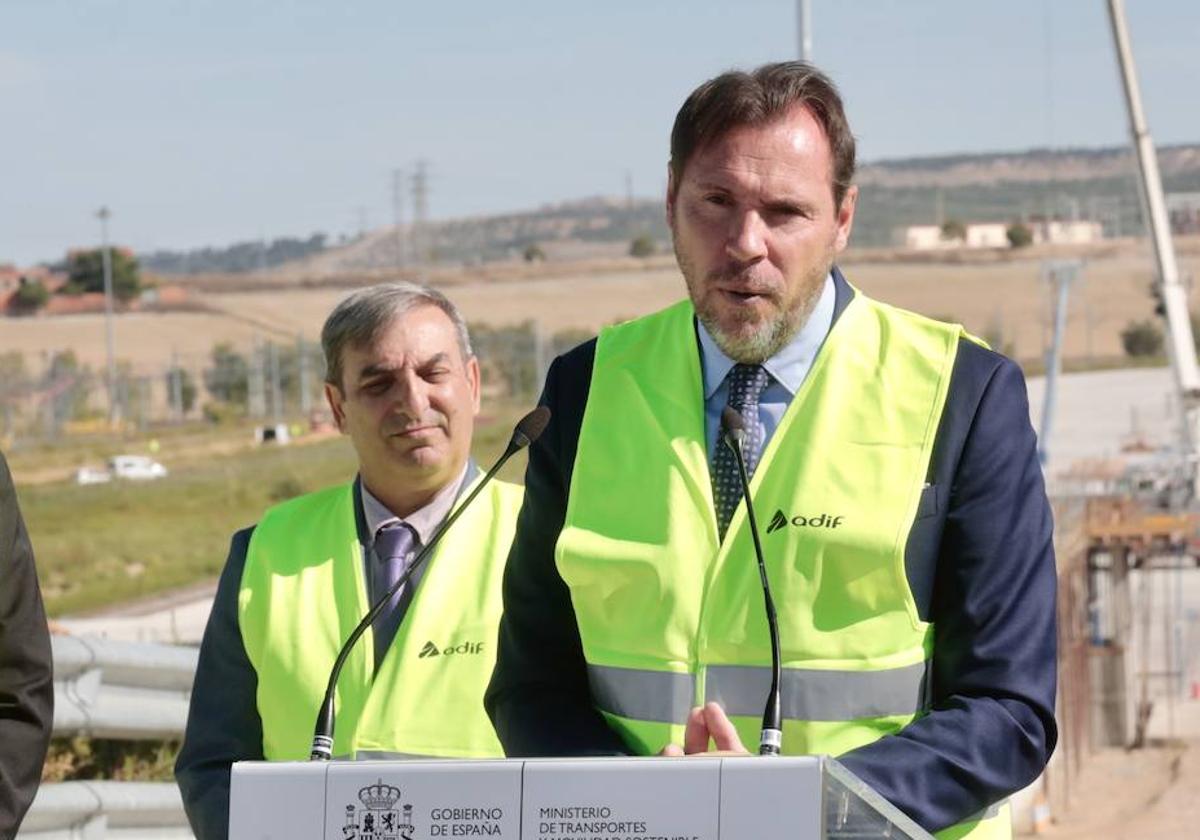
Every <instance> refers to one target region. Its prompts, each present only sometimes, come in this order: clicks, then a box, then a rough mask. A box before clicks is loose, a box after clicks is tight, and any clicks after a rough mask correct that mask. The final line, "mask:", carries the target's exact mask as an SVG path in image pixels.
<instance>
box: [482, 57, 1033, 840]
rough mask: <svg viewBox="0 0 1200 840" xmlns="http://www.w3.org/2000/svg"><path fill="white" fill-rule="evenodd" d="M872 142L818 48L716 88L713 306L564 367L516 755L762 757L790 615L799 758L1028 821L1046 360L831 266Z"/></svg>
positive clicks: (532, 506)
mask: <svg viewBox="0 0 1200 840" xmlns="http://www.w3.org/2000/svg"><path fill="white" fill-rule="evenodd" d="M854 165H855V163H854V138H853V136H852V135H851V133H850V129H849V126H848V125H847V122H846V117H845V115H844V112H843V109H842V103H841V100H840V98H839V95H838V93H837V91H836V89H835V88H834V86H833V84H832V83H831V82H830V81H829V80H828V79H827V78H826V77H825V76H824V75H822V74H821V73H820V72H818V71H816V70H815V69H814V68H812V67H811V66H810V65H806V64H804V63H799V62H793V63H784V64H775V65H768V66H765V67H762V68H759V69H758V70H756V71H754V72H752V73H740V72H730V73H726V74H723V75H721V76H719V77H717V78H715V79H712V80H710V81H708V82H706V83H704V84H703V85H701V86H700V87H699V88H697V89H696V90H695V91H694V92H693V93H692V94H691V95H690V97H689V98H688V99H687V101H686V102H685V103H684V105H683V107H682V109H681V110H680V112H679V114H678V115H677V117H676V120H675V126H674V129H673V131H672V134H671V158H670V163H669V169H668V174H669V181H668V187H667V208H666V209H667V219H668V222H669V224H670V227H671V232H672V236H673V239H674V245H675V254H676V257H677V260H678V263H679V267H680V270H681V272H682V274H683V276H684V278H685V280H686V284H687V290H688V294H689V298H690V300H688V301H684V302H681V303H679V304H677V305H675V306H672V307H670V308H668V309H666V310H664V311H662V312H659V313H657V314H654V315H650V316H647V317H644V318H640V319H637V320H634V321H631V322H629V323H626V324H622V325H619V326H616V327H612V328H609V329H606V330H604V331H602V333H601V335H600V337H599V338H598V340H596V341H593V342H589V343H587V344H584V345H582V346H581V347H578V348H576V349H574V350H572V351H571V352H569V353H567V354H565V355H564V356H562V357H560V358H558V359H557V360H556V361H555V363H554V365H553V366H552V368H551V370H550V373H549V376H548V379H547V383H546V388H545V392H544V395H543V401H544V402H545V404H546V405H548V406H549V407H550V409H551V412H552V417H553V419H552V420H551V423H550V425H549V427H548V428H547V430H546V434H544V435H543V436H542V438H541V439H540V440H539V442H537V443H535V444H534V446H533V447H532V450H531V452H530V461H529V467H528V471H527V476H526V497H525V503H524V506H523V508H522V511H521V515H520V518H519V520H518V525H517V535H516V537H515V540H514V544H513V550H512V553H511V555H510V557H509V562H508V567H507V570H506V572H505V578H504V601H505V613H504V618H503V619H502V621H501V630H500V643H499V652H498V661H497V666H496V672H495V674H494V675H493V677H492V682H491V684H490V686H489V688H488V694H487V698H486V705H487V708H488V712H489V714H490V715H491V717H492V721H493V723H494V724H495V725H496V730H497V733H498V734H499V736H500V740H501V742H502V743H503V744H504V747H505V750H506V752H507V753H508V754H509V755H512V756H529V755H603V754H621V753H632V754H637V755H652V754H656V753H660V752H663V753H666V754H681V753H682V752H687V753H697V752H704V751H707V750H708V749H709V748H710V742H711V743H712V745H713V746H715V747H716V748H717V749H718V750H726V751H737V752H740V751H744V748H743V746H742V744H743V742H745V743H751V744H753V743H757V742H758V732H759V726H760V722H761V720H762V718H763V707H764V703H765V700H766V695H767V689H768V685H769V683H770V673H771V669H770V665H771V661H772V658H771V646H770V644H769V635H768V625H767V621H766V619H765V617H764V608H763V594H762V590H761V588H760V582H759V574H758V569H757V565H756V560H755V552H754V548H753V542H752V539H751V533H750V527H749V523H748V522H747V515H746V506H745V504H744V503H743V502H742V500H741V493H742V491H741V483H740V477H739V474H738V472H737V471H736V464H735V461H734V459H733V458H732V457H731V453H732V448H731V447H728V446H725V445H723V443H722V441H721V429H720V427H721V417H722V414H723V412H724V410H725V409H726V407H730V408H732V409H733V410H734V411H736V412H737V415H736V416H740V417H741V419H742V421H743V422H744V426H745V428H744V432H745V443H744V447H743V448H744V454H745V460H746V466H747V471H748V472H749V473H750V474H751V476H752V483H751V493H752V498H753V500H754V506H755V509H756V511H757V512H758V514H759V516H761V517H762V526H763V533H762V541H763V553H764V557H765V564H766V569H767V572H768V577H769V580H770V586H771V589H772V591H773V595H774V600H775V603H776V605H777V607H778V615H779V629H780V637H781V651H782V660H783V675H782V709H783V722H782V745H783V752H784V753H792V754H803V753H827V754H831V755H836V756H840V757H841V760H842V761H843V762H844V763H845V765H846V766H847V767H848V768H849V769H850V770H851V771H853V772H854V773H857V774H858V775H859V776H860V777H862V778H863V779H864V780H865V781H866V782H867V783H868V784H870V785H871V786H872V787H874V788H875V789H876V790H878V791H879V792H880V793H882V794H883V795H884V796H885V797H887V798H888V799H889V800H891V801H892V802H893V803H895V804H896V805H897V806H899V807H900V808H901V810H903V811H905V812H906V813H908V814H909V815H910V816H911V817H913V818H914V819H915V820H916V821H917V822H918V823H920V824H921V825H922V826H924V827H925V828H927V829H929V830H934V831H939V832H943V831H944V833H943V834H942V835H941V836H943V837H961V836H966V835H967V834H970V836H971V837H973V838H976V837H987V838H993V837H1007V836H1009V835H1010V833H1011V829H1010V826H1009V817H1008V811H1007V808H1006V807H1004V806H1003V805H1000V806H999V807H996V806H997V804H998V803H1001V802H1002V800H1003V799H1004V797H1006V796H1007V795H1009V794H1010V793H1012V792H1014V791H1016V790H1018V789H1020V788H1021V787H1023V786H1025V785H1027V784H1029V783H1030V782H1031V781H1033V780H1034V779H1035V778H1036V777H1037V775H1038V773H1039V772H1040V771H1041V769H1042V768H1043V766H1044V765H1045V763H1046V761H1047V759H1048V757H1049V755H1050V753H1051V751H1052V749H1053V746H1054V743H1055V739H1056V728H1055V722H1054V694H1055V617H1054V616H1055V570H1054V558H1053V550H1052V545H1051V517H1050V510H1049V505H1048V502H1047V500H1046V496H1045V491H1044V488H1043V483H1042V477H1041V471H1040V469H1039V466H1038V462H1037V459H1036V455H1035V440H1034V434H1033V431H1032V429H1031V428H1030V423H1029V415H1028V407H1027V401H1026V395H1025V387H1024V381H1023V378H1022V375H1021V372H1020V370H1019V369H1018V367H1017V366H1016V365H1015V364H1014V363H1012V362H1011V361H1009V360H1008V359H1005V358H1004V357H1002V356H1000V355H998V354H996V353H993V352H991V351H990V350H988V349H985V348H984V347H983V346H981V345H980V344H979V343H978V342H977V341H975V340H973V339H972V338H971V337H970V336H968V335H966V334H965V333H964V332H963V330H962V328H961V327H959V326H957V325H951V324H945V323H940V322H937V321H932V320H929V319H926V318H923V317H920V316H918V315H915V314H912V313H909V312H904V311H902V310H898V309H895V308H893V307H890V306H887V305H884V304H882V303H878V302H876V301H874V300H871V299H870V298H868V297H867V296H866V295H864V294H862V293H861V292H860V291H858V290H856V289H855V288H854V287H853V286H851V285H850V284H849V283H848V282H847V280H846V279H845V278H844V277H843V276H842V274H841V273H840V272H839V271H838V269H837V268H836V267H834V264H833V263H834V258H835V257H836V255H837V254H838V253H840V252H841V251H842V250H843V248H845V246H846V242H847V239H848V238H849V236H850V229H851V224H852V222H853V220H854V209H855V200H856V198H857V188H856V187H855V186H853V184H852V178H853V174H854Z"/></svg>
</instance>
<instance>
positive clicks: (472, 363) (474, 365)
mask: <svg viewBox="0 0 1200 840" xmlns="http://www.w3.org/2000/svg"><path fill="white" fill-rule="evenodd" d="M482 379H483V377H482V375H481V374H480V372H479V359H478V358H476V357H475V356H472V357H471V358H469V359H467V382H468V383H470V386H471V401H472V403H473V405H474V408H475V411H474V416H475V417H478V416H479V409H480V407H481V405H482V401H481V394H482V387H481V384H482Z"/></svg>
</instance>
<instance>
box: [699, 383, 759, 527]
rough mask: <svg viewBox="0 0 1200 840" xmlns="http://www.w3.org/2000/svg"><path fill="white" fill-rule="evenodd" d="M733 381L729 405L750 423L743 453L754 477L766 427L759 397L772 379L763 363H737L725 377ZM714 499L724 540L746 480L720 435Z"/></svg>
mask: <svg viewBox="0 0 1200 840" xmlns="http://www.w3.org/2000/svg"><path fill="white" fill-rule="evenodd" d="M725 381H726V382H727V383H728V384H729V403H728V404H729V407H730V408H732V409H733V410H735V411H736V412H737V413H738V414H740V415H742V420H743V422H744V423H745V424H746V441H745V443H743V444H742V456H743V457H744V458H745V459H746V474H747V475H748V476H750V477H753V476H754V468H755V467H757V466H758V459H759V458H760V457H761V456H762V450H763V440H764V439H765V438H766V429H765V428H763V424H762V420H760V419H759V416H758V400H759V398H760V397H761V396H762V392H763V389H764V388H766V387H767V383H768V382H769V381H770V374H768V373H767V371H766V370H765V369H764V368H763V366H762V365H741V364H739V365H734V366H733V370H731V371H730V372H729V375H728V376H727V377H726V378H725ZM712 483H713V502H714V503H715V504H716V507H717V529H718V534H719V535H720V537H721V539H722V540H724V539H725V531H726V530H728V528H729V520H731V519H733V512H734V510H736V509H737V506H738V502H740V501H741V500H742V481H741V479H740V478H739V477H738V466H737V459H736V458H735V457H734V455H733V453H732V452H731V451H730V450H729V447H728V446H726V445H725V442H724V441H723V440H722V439H721V435H720V434H719V433H718V435H717V449H716V452H715V453H713V463H712Z"/></svg>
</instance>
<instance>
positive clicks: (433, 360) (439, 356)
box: [421, 350, 450, 367]
mask: <svg viewBox="0 0 1200 840" xmlns="http://www.w3.org/2000/svg"><path fill="white" fill-rule="evenodd" d="M448 361H450V354H449V353H447V352H446V351H445V350H441V351H438V352H437V353H434V354H433V355H432V356H430V357H429V358H428V359H426V360H425V361H423V362H421V367H429V366H430V365H440V364H443V363H445V362H448Z"/></svg>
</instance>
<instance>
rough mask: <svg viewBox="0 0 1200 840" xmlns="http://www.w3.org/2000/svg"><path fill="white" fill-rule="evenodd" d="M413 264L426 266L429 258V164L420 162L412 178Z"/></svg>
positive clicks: (423, 161) (424, 161)
mask: <svg viewBox="0 0 1200 840" xmlns="http://www.w3.org/2000/svg"><path fill="white" fill-rule="evenodd" d="M412 199H413V237H412V238H413V263H414V264H416V265H418V266H420V265H424V264H425V261H426V260H427V259H428V258H429V243H428V242H426V241H425V240H426V233H427V230H426V223H427V222H428V220H429V162H428V161H426V160H418V161H417V163H416V171H415V172H414V173H413V176H412Z"/></svg>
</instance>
